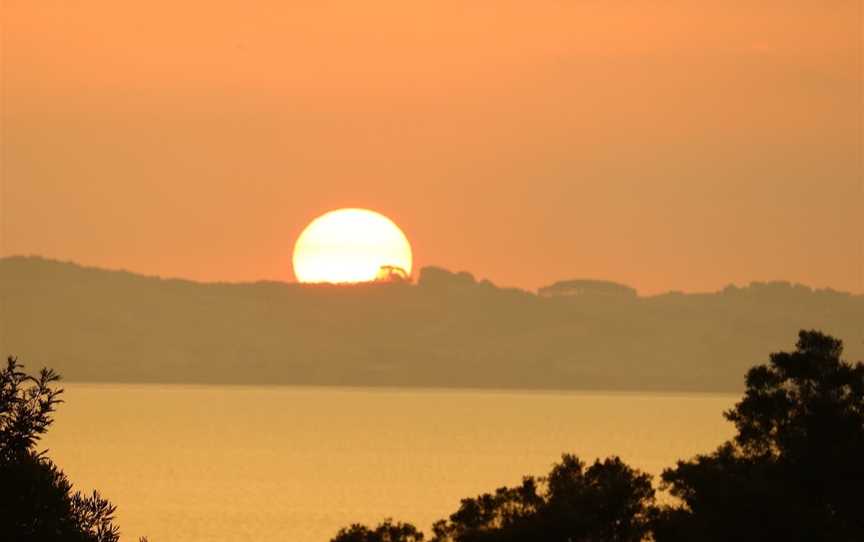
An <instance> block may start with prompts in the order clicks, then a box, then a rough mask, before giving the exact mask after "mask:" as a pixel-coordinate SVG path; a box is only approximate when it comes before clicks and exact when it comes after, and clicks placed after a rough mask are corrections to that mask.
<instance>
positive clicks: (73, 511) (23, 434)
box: [0, 357, 119, 542]
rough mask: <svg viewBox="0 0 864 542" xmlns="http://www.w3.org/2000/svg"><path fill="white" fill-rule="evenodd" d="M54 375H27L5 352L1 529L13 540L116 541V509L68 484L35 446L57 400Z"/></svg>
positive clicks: (0, 400) (0, 407) (0, 394)
mask: <svg viewBox="0 0 864 542" xmlns="http://www.w3.org/2000/svg"><path fill="white" fill-rule="evenodd" d="M58 380H59V376H57V375H56V374H55V373H54V372H53V371H51V370H48V369H42V371H40V372H39V374H38V375H36V376H32V375H28V374H26V373H25V372H24V371H23V370H22V366H21V364H20V363H18V360H17V359H16V358H13V357H10V358H8V360H7V363H6V367H5V368H3V369H2V370H0V532H2V534H3V540H14V541H16V542H117V540H118V539H119V529H118V527H117V526H116V525H115V524H114V523H113V518H114V512H115V510H116V508H115V507H114V505H112V504H111V503H110V502H109V501H107V500H106V499H104V498H103V497H102V496H101V495H99V493H98V492H95V491H94V492H93V493H92V494H90V495H85V494H83V493H81V492H73V491H72V483H71V482H70V481H69V479H68V478H67V477H66V475H65V474H64V473H63V471H61V470H60V469H59V468H58V467H57V465H55V464H54V463H53V462H52V461H51V460H50V459H49V458H48V457H46V456H45V454H44V453H42V452H39V451H37V450H36V445H37V444H38V442H39V439H40V437H41V436H42V435H43V434H44V433H45V432H46V431H47V430H48V427H49V426H50V425H51V423H52V422H53V418H52V414H53V412H54V410H55V408H56V406H57V405H58V404H59V403H60V402H61V400H60V396H61V394H62V393H63V390H62V389H60V388H59V387H58V386H57V382H58Z"/></svg>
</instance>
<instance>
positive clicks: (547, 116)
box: [0, 0, 864, 293]
mask: <svg viewBox="0 0 864 542" xmlns="http://www.w3.org/2000/svg"><path fill="white" fill-rule="evenodd" d="M859 4H860V2H859V1H856V0H838V1H831V0H808V1H802V0H778V1H759V2H718V1H711V2H709V1H704V2H698V1H694V0H686V1H683V0H671V1H670V0H667V1H659V0H658V1H641V0H640V1H615V0H602V1H601V0H596V1H595V0H572V1H566V2H565V1H560V2H559V1H551V0H550V1H544V2H539V1H530V2H529V1H522V2H506V1H502V0H499V1H495V2H463V1H459V2H426V3H420V2H405V1H390V2H354V1H351V2H347V1H346V2H327V1H316V2H284V1H278V2H277V1H273V2H263V1H255V2H251V1H250V2H240V1H236V2H221V3H220V2H214V1H207V2H205V1H201V2H177V1H176V0H172V1H164V0H158V1H154V0H150V1H147V2H117V1H116V0H106V1H92V0H76V1H74V2H71V1H68V0H57V1H49V0H40V1H38V2H37V1H33V0H6V1H5V2H3V4H2V5H3V6H4V7H3V8H2V9H3V12H2V14H0V19H2V25H3V61H2V76H3V91H4V95H3V105H2V123H3V137H4V141H3V157H2V159H3V163H2V169H3V180H4V183H5V187H4V192H3V200H2V202H0V211H2V214H3V223H4V236H3V239H2V250H3V252H4V253H5V254H40V255H44V256H47V257H53V258H60V259H64V260H74V261H77V262H81V263H85V264H89V265H98V266H105V267H112V268H126V269H130V270H134V271H138V272H143V273H148V274H159V275H171V276H182V277H188V278H193V279H203V280H257V279H280V280H293V276H292V272H291V250H292V246H293V242H294V239H295V238H296V236H297V235H298V234H299V232H300V231H301V229H302V228H303V226H304V225H305V224H306V223H307V222H308V221H309V220H311V219H312V218H313V217H315V216H316V215H318V214H320V213H322V212H324V211H326V210H330V209H333V208H337V207H345V206H353V207H368V208H372V209H375V210H378V211H380V212H382V213H384V214H386V215H388V216H390V217H391V218H392V219H393V220H394V221H396V222H397V223H398V224H399V225H401V226H402V228H403V229H404V230H405V233H406V234H407V235H408V237H409V239H410V240H411V242H412V244H413V247H414V251H415V257H416V264H417V265H418V266H423V265H428V264H438V265H442V266H444V267H447V268H451V269H455V270H460V269H467V270H470V271H472V272H474V273H475V274H476V275H478V276H480V277H488V278H490V279H491V280H493V281H494V282H496V283H498V284H502V285H513V286H521V287H525V288H535V287H537V286H540V285H543V284H545V283H548V282H551V281H553V280H557V279H564V278H576V277H593V278H605V279H611V280H616V281H621V282H625V283H627V284H630V285H632V286H634V287H636V288H638V289H639V290H640V291H641V292H643V293H652V292H658V291H665V290H670V289H680V290H686V291H690V290H714V289H719V288H721V287H723V286H724V285H726V284H728V283H730V282H735V283H746V282H749V281H751V280H766V279H787V280H792V281H800V282H804V283H807V284H810V285H813V286H832V287H835V288H839V289H846V290H854V291H860V290H861V284H860V282H859V280H860V279H859V276H860V275H859V268H860V265H861V256H860V250H861V249H860V247H861V244H862V236H864V219H862V216H864V193H862V188H861V166H860V163H859V162H858V160H859V156H860V154H859V153H860V152H861V139H860V134H859V132H858V130H859V123H860V122H861V117H862V103H861V101H862V98H861V78H862V75H861V74H862V64H861V59H860V56H859V55H860V47H861V25H862V21H861V19H860V16H859V12H858V9H859ZM287 5H291V7H286V6H287Z"/></svg>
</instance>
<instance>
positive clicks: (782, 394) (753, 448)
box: [655, 331, 864, 542]
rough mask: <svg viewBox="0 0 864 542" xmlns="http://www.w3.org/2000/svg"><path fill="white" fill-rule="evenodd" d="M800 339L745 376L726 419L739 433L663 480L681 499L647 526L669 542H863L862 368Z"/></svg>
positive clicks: (827, 346) (823, 343)
mask: <svg viewBox="0 0 864 542" xmlns="http://www.w3.org/2000/svg"><path fill="white" fill-rule="evenodd" d="M842 352H843V344H842V342H841V341H839V340H837V339H834V338H833V337H830V336H828V335H824V334H822V333H820V332H817V331H801V332H800V333H799V340H798V343H797V345H796V350H795V351H794V352H779V353H775V354H772V355H771V356H770V362H769V364H767V365H759V366H757V367H753V368H752V369H750V371H749V372H748V373H747V390H746V393H745V395H744V398H743V399H742V400H741V401H740V402H739V403H737V404H736V405H735V408H733V409H732V410H730V411H729V412H726V413H725V416H726V418H727V419H728V420H730V421H731V422H733V423H734V424H735V426H736V428H737V430H738V434H737V436H736V437H735V439H734V440H733V441H731V442H727V443H725V444H723V445H722V446H721V447H720V448H719V449H718V450H717V451H715V452H714V453H712V454H710V455H702V456H697V457H696V458H695V459H693V460H691V461H681V462H679V463H678V465H677V467H675V468H674V469H669V470H667V471H665V472H664V473H663V476H662V478H663V483H664V484H665V487H667V488H669V489H670V491H671V493H672V494H673V495H674V496H676V497H678V498H680V499H681V501H682V502H683V504H682V505H681V506H679V507H673V508H668V507H667V508H666V509H664V510H663V512H662V513H661V515H660V518H659V521H658V523H657V525H656V529H655V530H656V533H655V536H656V539H657V540H658V541H659V542H664V541H677V540H695V539H697V538H698V539H700V540H709V541H710V540H785V541H796V540H802V541H803V540H838V541H840V540H843V541H845V540H849V541H851V540H864V514H862V506H864V364H861V363H857V364H854V365H852V364H850V363H846V362H844V361H842V360H841V359H840V356H841V354H842Z"/></svg>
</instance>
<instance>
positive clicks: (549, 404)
mask: <svg viewBox="0 0 864 542" xmlns="http://www.w3.org/2000/svg"><path fill="white" fill-rule="evenodd" d="M65 387H66V390H67V392H66V395H65V399H66V404H64V405H62V406H61V408H60V411H59V412H58V414H57V417H56V423H55V425H54V427H53V428H52V429H51V431H50V432H49V434H48V436H47V438H46V439H45V441H44V447H47V448H49V449H50V452H49V453H50V456H51V457H52V458H54V459H55V461H57V463H58V464H59V465H60V466H61V467H62V468H63V469H64V470H65V471H66V472H67V474H69V476H70V478H71V479H72V480H73V481H74V482H75V484H76V487H77V488H79V489H84V490H88V491H89V490H91V489H93V488H97V489H99V490H100V492H102V493H103V494H105V495H107V496H108V497H109V498H110V499H111V500H112V501H113V502H114V503H115V504H117V505H118V506H119V512H118V520H119V523H120V525H121V528H122V530H123V534H124V539H125V540H137V537H138V536H140V535H147V536H149V537H150V540H151V542H181V541H182V542H199V541H200V542H204V541H207V542H219V541H226V542H227V541H231V542H235V541H239V540H256V541H259V542H269V541H277V540H278V541H291V542H307V541H308V542H312V541H316V542H317V541H327V540H329V539H330V537H332V536H333V535H334V534H335V532H336V530H337V529H338V528H339V527H341V526H344V525H347V524H349V523H351V522H355V521H360V522H377V521H379V520H381V519H383V518H385V517H388V516H390V517H393V518H396V519H400V520H403V521H411V522H413V523H415V524H416V525H418V526H419V527H422V528H424V529H427V528H428V527H429V525H430V524H431V523H432V522H433V521H434V520H436V519H439V518H443V517H445V516H447V515H448V514H450V513H451V512H453V511H455V510H456V508H457V507H458V504H459V500H460V498H462V497H467V496H474V495H476V494H478V493H481V492H485V491H490V490H493V489H494V488H496V487H499V486H501V485H505V484H515V483H518V482H519V481H520V480H521V477H522V475H524V474H529V473H530V474H538V475H539V474H544V473H546V472H547V471H548V469H549V467H550V466H551V464H552V463H553V462H555V461H556V460H557V459H558V458H559V457H560V455H561V453H562V452H573V453H576V454H578V455H579V456H580V457H582V458H584V459H586V460H589V459H590V460H593V459H594V458H596V457H598V456H599V457H605V456H607V455H610V454H618V455H620V456H621V457H622V458H623V459H624V460H625V461H627V462H629V463H630V464H632V465H634V466H637V467H639V468H641V469H643V470H646V471H649V472H651V473H654V474H657V473H659V472H660V471H661V470H662V469H663V468H664V467H666V466H670V465H672V464H674V461H675V460H676V459H678V458H683V457H689V456H691V455H693V454H695V453H697V452H702V451H710V450H712V449H713V448H714V447H716V445H717V444H719V443H720V442H721V441H722V440H724V439H726V438H728V437H729V436H730V435H731V434H732V427H731V425H730V424H728V423H727V422H725V421H724V420H723V419H722V416H721V413H722V411H723V410H725V409H727V408H729V407H730V406H731V405H732V404H733V403H734V402H735V400H736V399H737V396H731V395H730V396H723V395H676V394H668V395H661V394H636V393H593V392H592V393H546V392H538V393H534V392H486V391H441V390H413V389H412V390H368V389H333V388H291V387H280V388H275V387H273V388H267V387H236V388H235V387H216V386H214V387H205V386H201V387H195V386H156V385H153V386H148V385H135V386H132V385H129V386H127V385H84V384H67V385H66V386H65Z"/></svg>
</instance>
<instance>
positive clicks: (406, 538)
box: [331, 519, 423, 542]
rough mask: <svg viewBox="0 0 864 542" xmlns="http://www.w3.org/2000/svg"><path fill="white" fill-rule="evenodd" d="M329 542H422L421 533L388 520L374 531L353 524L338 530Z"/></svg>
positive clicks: (405, 525)
mask: <svg viewBox="0 0 864 542" xmlns="http://www.w3.org/2000/svg"><path fill="white" fill-rule="evenodd" d="M331 542H423V533H421V532H420V531H418V530H417V528H416V527H414V526H413V525H411V524H410V523H393V521H392V520H389V519H388V520H385V521H384V522H383V523H381V524H379V525H378V526H377V527H376V528H374V529H370V528H368V527H365V526H363V525H359V524H354V525H352V526H351V527H348V528H346V529H342V530H340V531H339V533H338V534H337V535H336V538H334V539H332V541H331Z"/></svg>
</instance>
